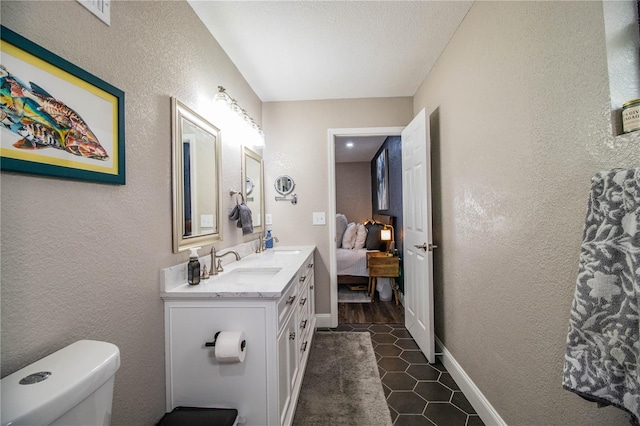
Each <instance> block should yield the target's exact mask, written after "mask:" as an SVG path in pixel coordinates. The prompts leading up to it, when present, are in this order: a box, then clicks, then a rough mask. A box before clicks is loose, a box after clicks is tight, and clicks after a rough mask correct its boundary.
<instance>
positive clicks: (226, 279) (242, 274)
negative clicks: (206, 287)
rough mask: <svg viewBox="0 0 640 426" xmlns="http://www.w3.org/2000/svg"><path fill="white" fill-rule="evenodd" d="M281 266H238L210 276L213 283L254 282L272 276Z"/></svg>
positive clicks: (259, 281) (262, 280)
mask: <svg viewBox="0 0 640 426" xmlns="http://www.w3.org/2000/svg"><path fill="white" fill-rule="evenodd" d="M281 269H282V268H238V269H234V270H233V271H229V272H227V273H226V274H224V275H221V276H219V277H212V281H213V283H214V284H256V283H261V282H264V281H268V280H270V279H271V278H273V276H274V275H276V274H277V273H278V272H280V270H281Z"/></svg>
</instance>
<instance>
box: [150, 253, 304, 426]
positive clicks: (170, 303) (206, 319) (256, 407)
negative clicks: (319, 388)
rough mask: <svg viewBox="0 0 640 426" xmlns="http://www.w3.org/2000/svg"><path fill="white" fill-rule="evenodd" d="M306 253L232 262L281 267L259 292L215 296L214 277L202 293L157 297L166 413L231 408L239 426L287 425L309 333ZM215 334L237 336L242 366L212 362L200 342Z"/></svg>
mask: <svg viewBox="0 0 640 426" xmlns="http://www.w3.org/2000/svg"><path fill="white" fill-rule="evenodd" d="M314 251H315V247H313V246H311V247H306V246H305V247H296V250H295V251H292V253H296V254H286V255H280V256H278V255H277V252H274V253H266V254H264V255H262V256H260V255H251V256H249V257H248V258H247V261H245V259H244V258H243V259H242V260H241V261H239V262H236V263H238V265H237V267H238V268H239V267H251V265H252V264H251V262H252V261H253V262H254V264H256V262H259V264H260V265H262V267H264V266H265V265H268V266H270V267H282V273H279V274H278V275H279V277H274V279H272V280H270V284H269V285H270V286H271V287H269V286H267V285H265V289H264V290H263V291H260V292H254V291H247V289H246V288H244V289H224V290H225V291H223V289H222V288H216V286H215V278H213V279H212V280H210V282H208V283H206V284H205V285H204V286H202V287H199V286H192V287H183V286H178V287H176V288H173V289H165V291H163V292H162V297H163V299H164V300H165V356H166V359H165V362H166V383H167V386H166V397H167V399H166V403H167V406H166V410H167V412H169V411H171V410H173V409H174V408H175V407H177V406H191V407H221V408H236V409H238V416H239V417H241V418H243V419H244V420H245V421H246V423H245V424H246V425H247V426H249V425H261V426H262V425H290V424H291V422H292V420H293V415H294V413H295V405H296V402H297V400H298V395H299V393H300V388H301V385H302V379H303V376H304V370H305V367H306V363H307V359H308V357H309V350H310V348H311V340H312V338H313V331H314V330H315V307H314V296H313V295H314V273H313V272H314V267H313V262H314ZM259 256H260V257H259ZM249 258H252V259H253V260H252V259H249ZM256 259H258V260H256ZM243 262H244V263H243ZM241 264H242V265H241ZM225 269H227V268H225ZM278 279H279V280H282V281H283V283H282V285H281V288H280V290H279V291H277V289H276V288H275V287H277V285H276V284H277V283H276V281H277V280H278ZM201 285H202V284H201ZM194 287H198V288H194ZM240 290H245V291H240ZM218 331H244V333H245V338H246V357H245V360H244V362H242V363H237V362H236V363H222V362H219V361H218V360H217V359H216V357H215V348H214V347H210V346H206V343H207V342H213V340H214V335H215V333H216V332H218Z"/></svg>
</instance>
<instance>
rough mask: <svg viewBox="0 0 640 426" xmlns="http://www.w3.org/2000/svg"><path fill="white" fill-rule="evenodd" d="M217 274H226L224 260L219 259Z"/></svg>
mask: <svg viewBox="0 0 640 426" xmlns="http://www.w3.org/2000/svg"><path fill="white" fill-rule="evenodd" d="M216 272H224V268H223V267H222V259H218V265H217V266H216Z"/></svg>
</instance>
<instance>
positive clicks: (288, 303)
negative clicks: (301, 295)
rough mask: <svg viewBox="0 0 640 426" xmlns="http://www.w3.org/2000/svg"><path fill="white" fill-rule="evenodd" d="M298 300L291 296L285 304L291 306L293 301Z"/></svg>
mask: <svg viewBox="0 0 640 426" xmlns="http://www.w3.org/2000/svg"><path fill="white" fill-rule="evenodd" d="M294 300H296V297H295V296H289V298H288V299H287V301H286V302H285V303H286V304H287V305H290V304H292V303H293V301H294Z"/></svg>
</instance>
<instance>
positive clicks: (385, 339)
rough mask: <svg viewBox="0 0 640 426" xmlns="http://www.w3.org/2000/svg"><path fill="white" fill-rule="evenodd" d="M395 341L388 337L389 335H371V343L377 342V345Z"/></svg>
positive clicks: (393, 338)
mask: <svg viewBox="0 0 640 426" xmlns="http://www.w3.org/2000/svg"><path fill="white" fill-rule="evenodd" d="M396 340H398V339H396V337H394V336H392V335H390V334H378V333H376V334H372V335H371V341H373V342H378V343H394V342H395V341H396Z"/></svg>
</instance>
